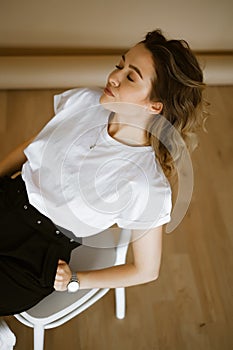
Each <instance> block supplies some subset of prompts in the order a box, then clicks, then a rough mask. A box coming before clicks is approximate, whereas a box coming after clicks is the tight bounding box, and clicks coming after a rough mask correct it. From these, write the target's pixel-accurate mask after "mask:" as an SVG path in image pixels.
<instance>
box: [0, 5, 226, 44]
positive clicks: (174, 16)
mask: <svg viewBox="0 0 233 350" xmlns="http://www.w3.org/2000/svg"><path fill="white" fill-rule="evenodd" d="M232 13H233V1H232V0H176V1H172V0H163V1H157V0H143V1H142V0H108V1H107V0H96V1H95V0H20V1H17V0H0V48H3V47H29V48H30V47H37V48H38V47H42V48H44V47H49V48H52V47H56V48H57V47H68V48H80V47H81V48H124V47H128V46H130V45H132V44H133V43H135V42H137V41H138V40H140V39H141V38H143V36H144V34H145V33H146V32H147V31H149V30H152V29H155V28H158V27H159V28H162V29H163V30H164V32H165V33H166V34H167V35H168V36H169V37H176V38H184V39H186V40H187V41H188V42H189V43H190V44H191V46H192V48H193V49H194V50H198V51H209V50H212V51H213V50H214V51H216V50H217V51H226V50H227V51H228V50H232V49H233V40H232V38H233V25H232V23H233V21H232Z"/></svg>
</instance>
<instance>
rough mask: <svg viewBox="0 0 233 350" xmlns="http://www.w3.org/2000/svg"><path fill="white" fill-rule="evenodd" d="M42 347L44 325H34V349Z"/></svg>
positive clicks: (39, 349) (37, 349) (38, 349)
mask: <svg viewBox="0 0 233 350" xmlns="http://www.w3.org/2000/svg"><path fill="white" fill-rule="evenodd" d="M43 349H44V327H43V325H41V324H40V325H35V326H34V350H43Z"/></svg>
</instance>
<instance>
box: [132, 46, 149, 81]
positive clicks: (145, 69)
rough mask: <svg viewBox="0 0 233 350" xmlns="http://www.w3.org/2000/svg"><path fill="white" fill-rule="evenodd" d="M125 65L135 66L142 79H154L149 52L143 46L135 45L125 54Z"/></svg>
mask: <svg viewBox="0 0 233 350" xmlns="http://www.w3.org/2000/svg"><path fill="white" fill-rule="evenodd" d="M125 61H126V64H127V65H128V64H131V65H133V66H136V67H137V68H138V69H139V70H140V71H141V73H142V75H143V78H154V75H155V68H154V61H153V57H152V54H151V52H150V51H149V50H148V49H147V48H146V47H145V46H144V44H137V45H136V46H133V47H132V48H131V49H130V50H129V51H127V52H126V53H125Z"/></svg>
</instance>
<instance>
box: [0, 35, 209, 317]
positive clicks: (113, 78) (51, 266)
mask: <svg viewBox="0 0 233 350" xmlns="http://www.w3.org/2000/svg"><path fill="white" fill-rule="evenodd" d="M203 87H204V84H203V76H202V71H201V69H200V67H199V64H198V62H197V60H196V58H195V56H194V55H193V53H192V52H191V50H190V48H189V46H188V44H187V43H186V42H185V41H180V40H167V39H166V38H165V37H164V36H163V35H162V33H161V31H159V30H156V31H153V32H150V33H148V34H147V35H146V38H145V40H143V41H142V42H140V43H138V44H137V45H135V46H134V47H132V48H131V49H130V50H128V51H127V52H125V53H124V54H123V55H122V57H121V58H120V61H119V63H118V65H117V66H116V68H115V70H114V71H113V72H112V73H110V75H109V77H108V79H107V84H106V87H105V89H104V90H103V91H102V90H94V89H72V90H69V91H67V92H65V93H63V94H61V95H59V96H56V97H55V114H56V115H55V117H54V118H52V119H51V120H50V121H49V123H48V124H47V125H46V126H45V127H44V128H43V130H42V131H41V132H40V133H39V134H38V135H37V136H36V137H35V138H33V139H31V140H29V141H27V142H25V143H24V144H22V145H21V146H19V147H18V148H17V149H16V150H15V151H13V152H12V153H11V154H9V156H8V157H6V158H5V159H3V160H2V161H1V163H0V176H1V180H0V207H1V211H0V216H1V233H0V234H1V247H0V266H1V268H0V281H1V288H0V315H9V314H14V313H19V312H21V311H23V310H26V309H28V308H30V307H31V306H33V305H34V304H36V303H37V302H39V301H40V300H41V299H42V298H44V297H45V296H46V295H48V294H50V293H51V292H52V291H53V290H54V288H55V290H58V291H66V290H67V289H68V290H69V291H76V290H78V289H79V288H81V289H86V288H94V287H97V288H98V287H100V288H104V287H110V288H115V287H122V286H125V287H126V286H131V285H136V284H140V283H147V282H150V281H154V280H156V279H157V278H158V275H159V268H160V260H161V251H162V229H163V225H164V224H166V223H168V222H169V221H170V214H171V209H172V204H171V203H172V192H171V186H170V185H169V181H168V180H170V179H171V178H172V177H173V175H174V173H175V162H176V161H177V160H179V158H180V157H181V154H182V149H181V148H182V147H181V146H180V145H181V144H182V142H181V143H180V140H183V141H184V142H185V145H186V146H187V148H188V149H190V150H192V149H193V146H194V141H193V137H192V136H193V135H195V132H196V130H197V128H198V127H199V126H200V125H201V124H202V122H203V113H202V108H201V106H202V90H203ZM174 130H175V133H174ZM177 133H178V135H179V137H180V140H178V139H177V137H176V135H177ZM17 170H21V175H18V176H17V177H14V178H13V177H12V176H11V175H12V174H14V173H15V172H16V171H17ZM165 175H166V176H165ZM113 224H117V225H118V226H119V227H123V228H129V229H131V232H132V248H133V256H134V261H133V263H130V264H125V265H121V266H114V267H110V268H106V269H102V270H96V271H87V272H85V271H84V272H83V271H82V272H81V271H75V272H72V271H71V270H70V268H69V265H68V263H69V259H70V253H71V251H72V249H74V248H76V247H77V246H79V245H80V244H81V243H80V239H81V238H82V237H87V236H91V235H94V234H98V233H99V232H101V231H103V230H104V229H106V228H108V227H110V226H112V225H113Z"/></svg>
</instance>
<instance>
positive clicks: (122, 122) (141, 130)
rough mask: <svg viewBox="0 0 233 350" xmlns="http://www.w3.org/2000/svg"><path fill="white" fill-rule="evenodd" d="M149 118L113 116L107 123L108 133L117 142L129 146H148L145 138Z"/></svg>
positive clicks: (146, 137)
mask: <svg viewBox="0 0 233 350" xmlns="http://www.w3.org/2000/svg"><path fill="white" fill-rule="evenodd" d="M150 121H151V117H150V118H140V116H138V117H135V115H134V116H124V115H122V114H117V113H116V114H113V115H112V116H111V117H110V119H109V123H108V133H109V135H110V136H111V137H113V138H114V139H116V140H117V141H119V142H122V143H124V144H127V145H129V146H149V145H150V142H149V139H148V136H147V130H148V126H149V122H150Z"/></svg>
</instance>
